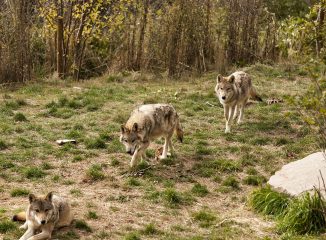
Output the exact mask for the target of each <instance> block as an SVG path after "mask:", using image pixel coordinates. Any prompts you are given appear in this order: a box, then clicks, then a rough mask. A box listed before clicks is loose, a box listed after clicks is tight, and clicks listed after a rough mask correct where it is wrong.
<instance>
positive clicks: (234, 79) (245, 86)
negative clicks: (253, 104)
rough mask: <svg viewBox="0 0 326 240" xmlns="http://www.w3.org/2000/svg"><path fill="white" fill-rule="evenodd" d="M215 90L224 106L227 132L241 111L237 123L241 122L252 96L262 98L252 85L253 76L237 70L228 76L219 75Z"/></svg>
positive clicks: (257, 98) (259, 99)
mask: <svg viewBox="0 0 326 240" xmlns="http://www.w3.org/2000/svg"><path fill="white" fill-rule="evenodd" d="M215 92H216V95H217V97H218V99H219V100H220V103H221V104H222V105H223V107H224V117H225V120H226V124H225V132H226V133H228V132H230V123H231V121H232V119H235V118H236V116H237V115H238V112H239V118H238V121H237V123H238V124H240V123H241V121H242V118H243V110H244V107H245V105H246V103H247V101H248V99H249V97H252V98H254V99H256V100H258V101H262V99H261V98H260V97H259V96H258V95H257V93H256V90H255V88H254V87H253V86H252V83H251V77H250V76H249V75H248V74H247V73H245V72H241V71H239V72H235V73H232V74H231V75H230V76H228V77H222V76H221V75H218V76H217V84H216V87H215Z"/></svg>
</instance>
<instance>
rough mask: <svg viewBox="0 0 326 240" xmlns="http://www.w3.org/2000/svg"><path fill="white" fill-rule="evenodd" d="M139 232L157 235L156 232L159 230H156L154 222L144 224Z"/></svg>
mask: <svg viewBox="0 0 326 240" xmlns="http://www.w3.org/2000/svg"><path fill="white" fill-rule="evenodd" d="M141 232H142V234H144V235H157V234H159V230H157V228H156V227H155V225H154V223H149V224H147V225H146V226H145V228H144V229H143V230H142V231H141Z"/></svg>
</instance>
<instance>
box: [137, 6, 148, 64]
mask: <svg viewBox="0 0 326 240" xmlns="http://www.w3.org/2000/svg"><path fill="white" fill-rule="evenodd" d="M143 5H144V13H143V17H142V23H141V28H140V33H139V40H138V46H137V58H136V61H135V64H134V69H135V70H140V67H141V63H142V58H143V52H144V39H145V30H146V25H147V15H148V7H149V0H143Z"/></svg>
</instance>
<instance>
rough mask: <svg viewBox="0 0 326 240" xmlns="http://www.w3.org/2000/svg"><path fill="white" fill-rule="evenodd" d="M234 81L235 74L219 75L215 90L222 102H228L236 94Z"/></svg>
mask: <svg viewBox="0 0 326 240" xmlns="http://www.w3.org/2000/svg"><path fill="white" fill-rule="evenodd" d="M234 83H235V77H234V76H233V75H231V76H230V77H222V76H221V75H218V76H217V84H216V87H215V92H216V94H217V96H218V98H219V99H220V101H221V102H222V103H223V102H228V101H229V100H230V99H231V98H232V96H233V95H234Z"/></svg>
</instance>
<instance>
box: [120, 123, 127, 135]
mask: <svg viewBox="0 0 326 240" xmlns="http://www.w3.org/2000/svg"><path fill="white" fill-rule="evenodd" d="M120 129H121V133H125V132H126V128H125V126H124V125H123V124H121V126H120Z"/></svg>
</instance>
